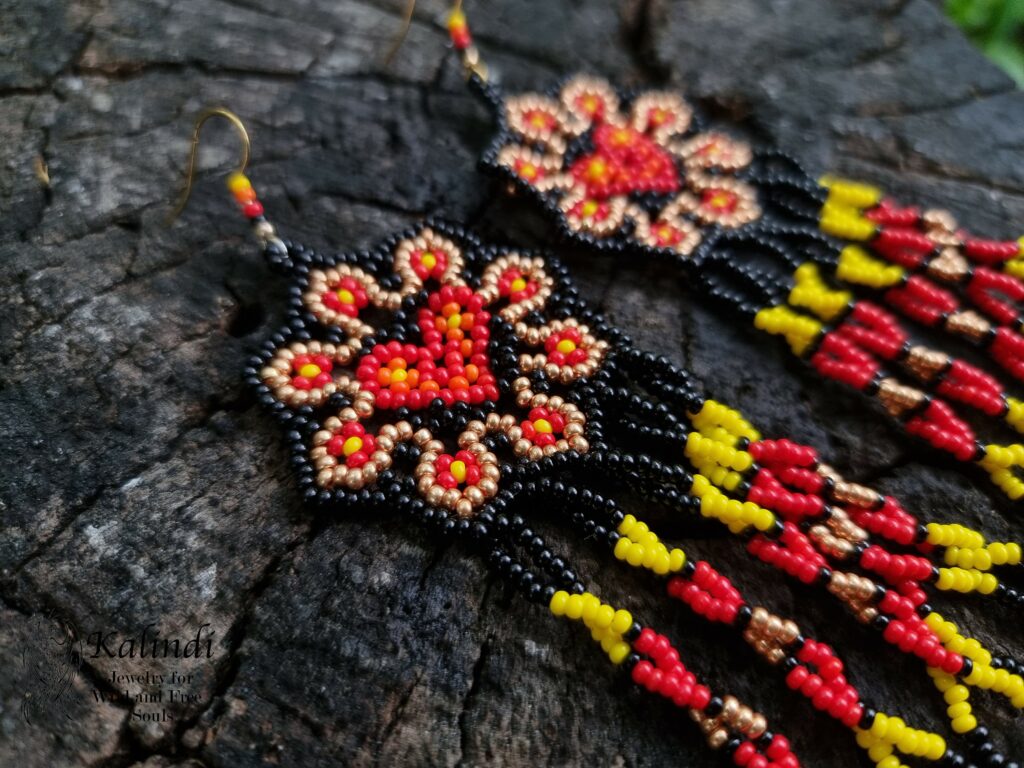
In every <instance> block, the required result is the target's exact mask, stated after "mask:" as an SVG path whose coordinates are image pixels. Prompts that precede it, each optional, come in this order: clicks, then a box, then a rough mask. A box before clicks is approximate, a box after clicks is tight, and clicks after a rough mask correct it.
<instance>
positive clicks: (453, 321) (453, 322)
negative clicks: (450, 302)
mask: <svg viewBox="0 0 1024 768" xmlns="http://www.w3.org/2000/svg"><path fill="white" fill-rule="evenodd" d="M460 325H462V315H460V314H459V313H458V312H456V313H455V314H454V315H451V316H449V318H448V327H449V328H458V327H459V326H460Z"/></svg>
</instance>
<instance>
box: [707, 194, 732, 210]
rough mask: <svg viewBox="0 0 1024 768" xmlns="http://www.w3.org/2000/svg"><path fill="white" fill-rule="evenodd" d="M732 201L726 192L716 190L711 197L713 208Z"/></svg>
mask: <svg viewBox="0 0 1024 768" xmlns="http://www.w3.org/2000/svg"><path fill="white" fill-rule="evenodd" d="M730 202H732V197H731V196H730V195H729V194H728V193H726V192H716V193H715V194H714V195H713V196H712V197H711V205H712V206H713V207H715V208H725V207H726V206H727V205H729V203H730Z"/></svg>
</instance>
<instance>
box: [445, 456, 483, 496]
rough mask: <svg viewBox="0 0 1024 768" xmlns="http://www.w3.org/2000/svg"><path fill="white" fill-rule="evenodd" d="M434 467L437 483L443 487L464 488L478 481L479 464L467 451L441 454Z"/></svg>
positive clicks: (479, 475)
mask: <svg viewBox="0 0 1024 768" xmlns="http://www.w3.org/2000/svg"><path fill="white" fill-rule="evenodd" d="M434 467H435V468H436V469H437V482H438V484H439V485H441V486H443V487H445V488H466V487H469V486H473V485H476V484H477V483H479V482H480V477H481V472H480V465H479V464H478V463H477V460H476V457H475V456H474V455H473V454H472V453H470V452H469V451H459V452H458V453H456V454H455V455H454V456H452V455H451V454H448V453H444V454H441V455H440V456H438V457H437V461H435V462H434Z"/></svg>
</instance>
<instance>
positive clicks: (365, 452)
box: [326, 421, 377, 467]
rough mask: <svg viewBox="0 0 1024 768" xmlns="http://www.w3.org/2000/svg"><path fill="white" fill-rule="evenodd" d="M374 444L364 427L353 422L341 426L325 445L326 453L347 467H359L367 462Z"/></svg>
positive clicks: (373, 439) (372, 438) (374, 441)
mask: <svg viewBox="0 0 1024 768" xmlns="http://www.w3.org/2000/svg"><path fill="white" fill-rule="evenodd" d="M376 444H377V443H376V440H375V438H374V437H373V435H370V434H367V432H366V427H364V426H363V425H362V424H360V423H358V422H354V421H351V422H349V423H348V424H345V425H343V426H342V428H341V429H340V430H339V431H338V432H335V433H334V435H333V436H332V437H331V438H330V439H329V440H328V441H327V443H326V445H327V453H329V454H330V455H331V456H335V457H337V458H338V460H339V461H344V462H345V465H346V466H348V467H361V466H363V465H364V464H365V463H366V462H368V461H369V460H370V454H372V453H373V451H374V448H375V447H376Z"/></svg>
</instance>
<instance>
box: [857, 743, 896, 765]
mask: <svg viewBox="0 0 1024 768" xmlns="http://www.w3.org/2000/svg"><path fill="white" fill-rule="evenodd" d="M858 743H859V741H858ZM861 746H863V745H861ZM891 754H892V745H891V744H886V743H885V742H884V741H876V742H875V743H873V744H871V745H870V746H868V757H870V758H871V760H872V761H873V762H876V763H877V762H879V761H880V760H884V759H885V758H887V757H888V756H889V755H891Z"/></svg>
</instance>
